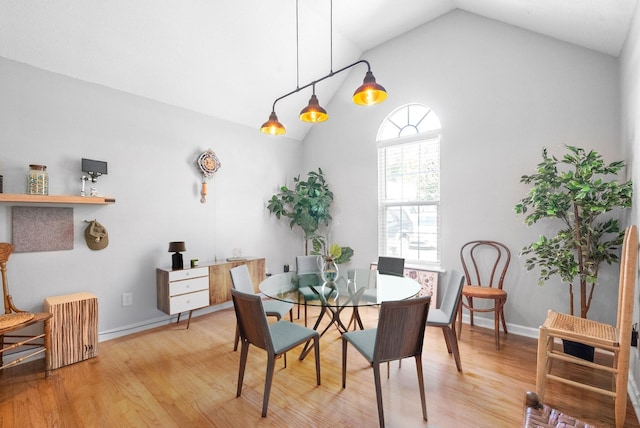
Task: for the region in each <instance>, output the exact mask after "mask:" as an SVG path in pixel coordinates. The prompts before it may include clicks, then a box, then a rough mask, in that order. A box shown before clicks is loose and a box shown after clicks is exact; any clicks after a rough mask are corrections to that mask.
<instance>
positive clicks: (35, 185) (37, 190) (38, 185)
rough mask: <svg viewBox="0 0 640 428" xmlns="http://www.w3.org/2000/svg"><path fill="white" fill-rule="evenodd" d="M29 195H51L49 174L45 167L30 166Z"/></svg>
mask: <svg viewBox="0 0 640 428" xmlns="http://www.w3.org/2000/svg"><path fill="white" fill-rule="evenodd" d="M27 193H28V194H30V195H48V194H49V174H48V173H47V167H46V166H45V165H29V173H28V174H27Z"/></svg>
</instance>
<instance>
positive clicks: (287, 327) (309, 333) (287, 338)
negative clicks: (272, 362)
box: [269, 320, 318, 354]
mask: <svg viewBox="0 0 640 428" xmlns="http://www.w3.org/2000/svg"><path fill="white" fill-rule="evenodd" d="M269 331H270V332H271V340H272V341H273V350H274V352H275V353H276V354H282V353H283V352H286V351H288V350H289V349H291V348H294V347H296V346H298V345H299V344H301V343H304V342H306V341H308V340H309V339H311V338H312V337H314V336H318V332H317V331H315V330H311V329H310V328H306V327H303V326H301V325H298V324H294V323H292V322H289V321H285V320H280V321H278V322H276V323H273V324H269Z"/></svg>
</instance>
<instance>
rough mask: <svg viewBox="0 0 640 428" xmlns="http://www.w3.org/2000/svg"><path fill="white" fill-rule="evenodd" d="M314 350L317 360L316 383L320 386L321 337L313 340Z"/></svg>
mask: <svg viewBox="0 0 640 428" xmlns="http://www.w3.org/2000/svg"><path fill="white" fill-rule="evenodd" d="M313 348H314V354H315V358H316V382H317V384H318V385H320V337H319V336H316V337H314V338H313Z"/></svg>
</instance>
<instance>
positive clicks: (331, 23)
mask: <svg viewBox="0 0 640 428" xmlns="http://www.w3.org/2000/svg"><path fill="white" fill-rule="evenodd" d="M329 43H330V45H329V55H330V61H331V66H330V67H329V69H330V70H331V74H333V0H331V3H330V7H329Z"/></svg>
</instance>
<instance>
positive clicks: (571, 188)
mask: <svg viewBox="0 0 640 428" xmlns="http://www.w3.org/2000/svg"><path fill="white" fill-rule="evenodd" d="M565 148H566V149H567V150H568V152H569V153H567V154H565V155H564V157H563V158H562V159H557V158H556V157H553V156H551V157H550V156H549V155H548V153H547V149H546V148H544V149H543V150H542V162H541V163H539V164H538V165H537V169H536V171H537V173H536V174H533V175H524V176H522V178H521V179H520V181H521V182H522V183H526V184H531V185H532V187H531V190H530V191H529V194H528V195H527V197H525V198H524V199H522V200H521V201H520V202H519V203H518V204H517V205H516V206H515V211H516V213H517V214H523V215H525V218H524V222H525V224H527V225H529V226H531V225H532V224H535V223H536V222H538V221H539V220H542V219H558V220H560V222H561V223H562V226H561V229H560V230H559V231H558V232H557V234H556V235H555V236H552V237H546V236H541V237H540V239H539V240H538V241H537V242H533V243H531V244H529V245H527V246H526V247H524V248H523V249H522V252H521V254H522V255H524V256H527V259H526V260H525V267H526V268H527V270H532V269H534V268H535V267H538V268H539V269H540V276H539V281H538V282H539V284H540V285H542V284H543V283H544V282H545V281H547V280H548V279H549V278H551V277H552V276H554V275H556V276H559V277H560V279H561V280H562V281H563V282H565V283H567V284H568V285H569V298H570V299H569V300H570V301H569V304H570V310H571V314H573V283H574V281H575V280H576V279H578V281H579V285H580V316H581V317H583V318H586V317H587V313H588V311H589V308H590V306H591V299H592V297H593V292H594V289H595V285H596V284H597V283H598V269H599V267H600V264H601V263H602V262H605V263H608V264H611V263H617V262H618V261H619V260H618V255H617V253H616V252H617V249H618V247H619V246H620V244H622V240H623V238H624V231H621V230H620V226H619V224H618V221H617V220H613V219H606V220H600V215H602V214H604V213H607V212H610V211H612V210H614V209H617V208H629V207H631V202H632V192H633V186H632V183H631V181H627V182H625V183H618V182H617V181H615V180H611V181H607V180H606V179H605V177H606V176H608V175H617V174H618V172H619V171H620V169H621V168H623V167H624V162H622V161H618V162H613V163H611V164H608V165H607V164H605V162H604V160H603V159H602V156H600V155H599V154H598V153H596V152H594V151H589V152H587V151H585V150H584V149H581V148H578V147H573V146H565Z"/></svg>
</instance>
